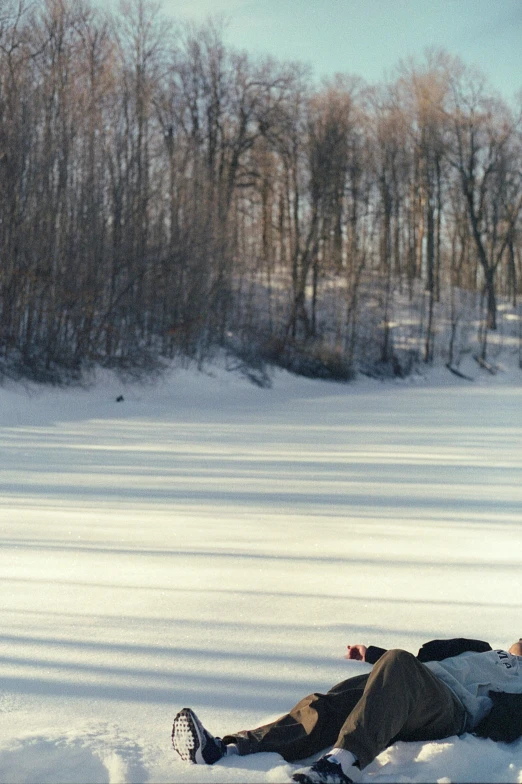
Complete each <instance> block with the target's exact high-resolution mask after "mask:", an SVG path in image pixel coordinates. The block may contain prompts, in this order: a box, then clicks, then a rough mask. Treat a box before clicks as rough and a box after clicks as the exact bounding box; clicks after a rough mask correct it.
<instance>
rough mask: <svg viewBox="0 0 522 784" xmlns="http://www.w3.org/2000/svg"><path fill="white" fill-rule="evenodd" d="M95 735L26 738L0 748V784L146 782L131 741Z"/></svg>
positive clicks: (32, 736) (19, 738) (138, 754)
mask: <svg viewBox="0 0 522 784" xmlns="http://www.w3.org/2000/svg"><path fill="white" fill-rule="evenodd" d="M107 735H108V734H107V732H101V733H98V734H95V733H94V732H93V731H92V729H91V730H90V731H87V732H86V733H84V734H82V735H80V734H78V733H67V734H64V735H57V736H49V735H27V736H24V737H18V738H11V739H10V740H6V741H4V742H2V744H1V745H0V784H34V782H35V781H37V782H38V784H85V782H86V781H88V782H89V784H139V783H141V782H146V781H147V779H148V776H147V772H146V770H145V769H144V767H143V764H142V761H141V749H140V747H139V746H138V745H137V744H136V743H135V742H134V741H132V740H129V739H128V738H122V737H121V735H118V736H117V737H114V736H112V737H111V736H110V734H109V737H107Z"/></svg>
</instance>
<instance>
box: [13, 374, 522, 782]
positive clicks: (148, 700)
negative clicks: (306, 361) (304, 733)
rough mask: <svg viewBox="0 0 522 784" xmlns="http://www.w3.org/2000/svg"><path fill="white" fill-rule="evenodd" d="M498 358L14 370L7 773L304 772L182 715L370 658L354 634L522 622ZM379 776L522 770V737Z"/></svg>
mask: <svg viewBox="0 0 522 784" xmlns="http://www.w3.org/2000/svg"><path fill="white" fill-rule="evenodd" d="M474 375H475V376H476V381H475V382H474V383H468V382H465V381H462V380H460V379H457V378H455V377H454V376H452V375H450V374H449V373H448V372H447V371H439V372H437V373H434V374H433V375H432V376H431V377H430V379H429V381H426V380H424V379H420V378H418V379H416V380H415V379H414V380H410V381H407V382H401V383H396V384H394V383H386V384H380V383H378V382H371V381H361V382H358V383H356V384H353V385H349V386H343V385H335V384H328V383H323V382H313V381H309V380H305V379H299V378H296V377H292V376H289V375H287V374H285V373H278V374H277V375H276V376H275V378H274V385H273V388H272V389H271V390H261V389H258V388H256V387H254V386H253V385H250V384H248V383H247V382H246V381H245V380H244V379H242V378H240V377H237V376H234V375H232V374H226V373H224V372H223V371H220V370H215V371H213V373H212V375H209V374H200V373H196V372H195V371H189V370H185V371H176V372H173V373H172V374H171V375H170V376H168V377H167V378H165V379H164V380H163V381H161V382H159V383H158V384H156V385H149V386H147V385H141V386H140V385H134V386H127V387H123V386H122V385H121V384H119V382H118V381H117V380H115V379H114V378H112V377H110V376H101V377H100V378H99V379H98V383H97V384H95V385H94V386H92V387H91V388H90V389H87V390H81V389H69V390H49V389H38V388H35V387H24V388H22V387H15V386H11V387H3V388H0V460H1V466H2V470H1V473H0V477H1V479H0V482H1V485H0V532H1V539H2V547H1V550H0V580H1V583H2V591H1V598H0V620H1V630H0V782H41V783H42V784H43V783H44V782H49V784H57V783H58V782H87V781H88V782H109V781H110V782H113V783H115V782H144V781H151V782H179V784H182V783H184V782H187V783H189V782H209V784H217V783H220V782H223V783H224V784H228V782H230V783H231V784H232V783H233V782H272V783H273V784H276V783H277V782H281V783H282V782H287V781H289V777H290V775H291V773H292V770H293V769H294V767H293V766H291V765H288V764H286V763H285V762H284V761H283V760H282V759H281V758H280V757H279V756H278V755H275V754H260V755H254V756H251V757H243V758H232V759H230V760H227V761H224V762H222V763H219V764H218V765H216V766H214V767H212V768H205V769H201V768H199V767H198V768H196V767H194V766H190V765H185V764H183V763H181V762H179V761H177V760H176V759H175V755H174V753H173V752H172V750H171V748H170V729H171V724H172V717H173V715H174V713H175V712H176V711H177V710H178V709H179V708H181V707H184V706H192V707H194V708H195V709H196V710H197V711H198V713H199V714H200V716H201V718H202V719H203V721H204V722H205V723H206V724H207V726H208V727H209V729H211V730H212V731H214V732H215V733H216V734H222V733H224V732H227V731H234V730H238V729H241V728H245V727H248V726H255V725H257V724H260V723H263V722H265V721H266V720H267V719H270V718H271V717H275V716H276V715H278V714H279V713H281V712H284V711H285V710H286V709H288V708H289V707H291V705H292V704H293V703H294V702H295V701H297V700H298V699H299V698H300V697H302V696H304V695H305V694H307V693H309V692H310V691H313V690H317V689H324V688H329V687H330V686H331V685H333V684H334V683H336V682H337V681H339V680H341V679H344V678H346V677H348V676H349V675H350V674H355V673H359V672H361V671H363V670H364V668H366V667H367V665H361V664H358V663H355V662H347V661H346V660H344V659H343V658H342V657H343V654H344V651H345V646H346V645H347V644H348V643H357V642H362V643H375V644H381V645H383V646H385V647H403V648H406V649H408V650H412V651H416V650H417V649H418V647H419V645H420V644H421V643H422V642H424V641H426V640H428V639H432V638H435V637H452V636H469V637H478V638H481V639H486V640H488V641H489V642H491V643H492V644H493V645H495V646H507V645H509V644H510V643H511V642H513V640H515V639H518V637H520V636H522V622H521V616H520V596H521V595H522V590H521V589H522V568H521V567H522V528H521V526H520V518H521V509H522V504H521V502H522V483H521V470H522V449H521V447H522V405H521V404H522V386H521V383H520V377H521V374H520V371H516V372H513V373H510V372H507V371H506V372H505V373H502V374H499V375H498V376H496V377H491V376H489V375H487V374H485V375H481V373H480V372H479V371H478V369H475V370H474ZM120 393H121V394H123V395H124V397H125V400H124V401H123V402H121V403H117V402H116V397H117V396H118V395H119V394H120ZM363 781H365V782H376V784H377V783H380V782H398V781H403V782H407V781H408V782H409V781H414V782H426V781H444V782H449V781H452V782H459V781H460V782H463V781H467V782H470V781H474V782H475V781H476V782H478V781H501V782H522V741H519V742H517V743H516V744H513V745H511V746H505V745H504V746H503V745H502V744H494V743H492V742H491V741H484V740H478V739H475V738H472V737H469V736H466V737H464V738H461V739H456V738H452V739H448V740H445V741H441V742H439V743H425V744H422V743H415V744H396V745H395V746H393V747H391V748H390V749H388V750H387V751H386V752H384V753H383V754H381V755H380V757H379V758H378V759H377V760H376V761H375V762H374V763H373V764H372V765H371V766H370V767H368V768H367V769H366V770H365V772H364V776H363Z"/></svg>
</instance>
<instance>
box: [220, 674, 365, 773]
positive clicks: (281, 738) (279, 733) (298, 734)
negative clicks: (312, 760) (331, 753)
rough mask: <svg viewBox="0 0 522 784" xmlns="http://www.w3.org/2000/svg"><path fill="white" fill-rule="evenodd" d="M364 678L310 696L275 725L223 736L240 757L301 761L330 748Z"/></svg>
mask: <svg viewBox="0 0 522 784" xmlns="http://www.w3.org/2000/svg"><path fill="white" fill-rule="evenodd" d="M367 680H368V674H365V675H357V676H356V677H354V678H349V679H348V680H346V681H342V683H338V684H337V685H336V686H334V687H333V688H332V689H330V691H329V692H328V693H327V694H320V693H315V694H310V695H309V696H308V697H305V698H304V699H303V700H301V701H300V702H298V703H297V705H296V706H295V707H294V708H292V710H291V711H290V712H289V713H287V714H285V715H284V716H281V717H280V718H279V719H277V720H276V721H273V722H270V723H269V724H265V725H263V726H262V727H257V728H256V729H253V730H243V731H241V732H237V733H234V734H232V735H225V737H224V738H223V741H224V742H225V743H227V744H228V743H234V744H235V745H236V746H237V748H238V750H239V753H240V754H241V755H244V754H254V753H256V752H260V751H275V752H277V753H278V754H281V756H282V757H283V758H284V759H285V760H286V761H287V762H295V761H296V760H300V759H305V758H306V757H310V756H311V755H312V754H316V753H317V752H318V751H322V750H323V749H325V748H327V747H328V746H331V745H333V743H334V742H335V740H336V738H337V736H338V734H339V730H340V729H341V727H342V726H343V724H344V722H345V720H346V717H347V716H348V714H349V713H350V712H351V711H352V710H353V708H354V707H355V705H357V703H358V702H359V700H360V699H361V697H362V695H363V692H364V687H365V685H366V682H367Z"/></svg>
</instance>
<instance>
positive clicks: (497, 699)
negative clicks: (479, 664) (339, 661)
mask: <svg viewBox="0 0 522 784" xmlns="http://www.w3.org/2000/svg"><path fill="white" fill-rule="evenodd" d="M491 650H492V648H491V645H490V644H489V643H487V642H483V641H482V640H466V639H464V638H463V637H458V638H456V639H453V640H432V641H431V642H427V643H425V644H424V645H423V646H422V648H421V649H420V650H419V652H418V654H417V658H418V659H419V661H421V662H429V661H442V660H443V659H449V658H451V657H452V656H458V655H459V654H460V653H465V652H466V651H473V652H474V653H484V652H485V651H491ZM383 653H386V649H385V648H378V647H377V646H375V645H370V646H369V648H368V650H367V652H366V661H367V662H369V663H370V664H375V662H376V661H377V660H378V659H380V658H381V656H382V655H383ZM489 696H490V697H491V699H492V700H493V707H492V708H491V710H490V712H489V713H488V715H487V716H485V717H484V718H483V719H482V721H481V722H480V723H479V724H478V725H477V726H476V727H475V729H474V730H473V734H474V735H478V736H479V737H480V738H491V739H492V740H495V741H503V742H505V743H512V742H513V741H515V740H517V739H518V738H520V736H521V735H522V694H507V693H506V692H502V691H490V692H489Z"/></svg>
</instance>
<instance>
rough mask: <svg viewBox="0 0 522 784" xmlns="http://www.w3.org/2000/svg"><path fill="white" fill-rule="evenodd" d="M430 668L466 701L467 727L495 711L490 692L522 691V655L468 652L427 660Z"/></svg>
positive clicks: (461, 699) (463, 702) (464, 703)
mask: <svg viewBox="0 0 522 784" xmlns="http://www.w3.org/2000/svg"><path fill="white" fill-rule="evenodd" d="M426 667H429V669H430V670H431V671H432V672H433V673H434V675H436V676H437V677H438V678H440V680H441V681H443V682H444V683H445V684H446V686H449V688H450V689H451V690H452V692H453V693H454V694H456V696H457V697H458V698H459V700H460V701H461V702H462V704H463V706H464V708H465V709H466V712H467V714H468V722H467V724H466V729H467V730H472V729H473V728H474V727H476V726H477V724H478V723H479V721H480V720H481V719H482V718H484V716H485V715H486V714H487V713H489V711H490V710H491V708H492V706H493V702H492V701H491V699H490V698H489V697H488V692H489V691H505V692H509V693H511V694H521V693H522V657H520V656H514V655H513V654H512V653H508V652H507V651H501V650H497V651H486V652H485V653H472V652H466V653H461V654H460V656H452V657H451V658H449V659H443V660H442V661H439V662H426Z"/></svg>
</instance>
